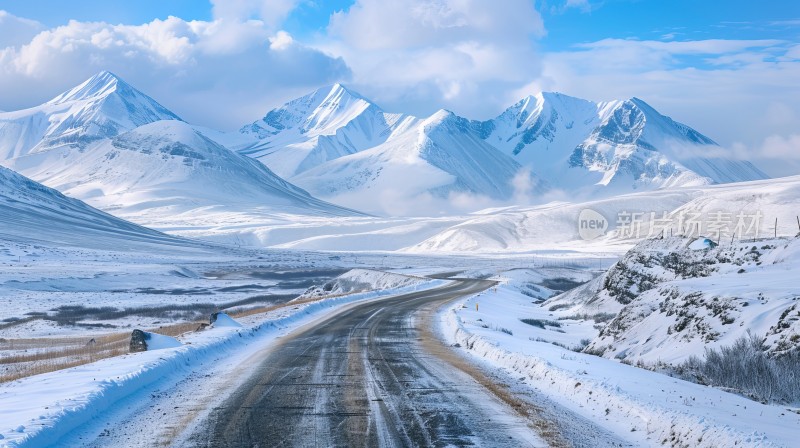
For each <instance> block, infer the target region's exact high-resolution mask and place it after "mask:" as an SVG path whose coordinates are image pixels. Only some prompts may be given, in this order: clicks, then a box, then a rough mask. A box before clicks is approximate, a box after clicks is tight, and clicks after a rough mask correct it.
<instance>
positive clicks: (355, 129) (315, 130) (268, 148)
mask: <svg viewBox="0 0 800 448" xmlns="http://www.w3.org/2000/svg"><path fill="white" fill-rule="evenodd" d="M417 121H418V120H417V119H415V118H414V117H411V116H406V115H403V114H388V113H385V112H383V111H382V110H381V109H380V108H379V107H378V106H376V105H375V104H373V103H372V102H370V101H369V100H367V99H366V98H364V97H362V96H361V95H359V94H358V93H355V92H353V91H351V90H348V89H347V88H345V87H344V86H342V85H341V84H335V85H333V86H330V87H323V88H320V89H318V90H316V91H314V92H312V93H310V94H308V95H306V96H303V97H300V98H298V99H295V100H293V101H290V102H288V103H286V104H284V105H283V106H281V107H279V108H276V109H273V110H271V111H269V112H268V113H267V114H266V115H265V116H264V118H262V119H261V120H258V121H256V122H254V123H252V124H250V125H247V126H244V127H243V128H242V129H241V130H240V132H241V133H242V134H244V135H245V136H249V137H251V138H253V139H255V141H253V142H251V143H249V144H244V145H242V144H240V145H238V148H237V149H238V150H239V151H240V152H241V153H242V154H246V155H248V156H251V157H254V158H256V159H258V160H260V161H262V162H263V163H264V164H266V165H267V166H269V167H270V168H271V169H272V170H273V171H275V172H276V173H277V174H278V175H280V176H282V177H291V176H295V175H297V174H299V173H302V172H304V171H307V170H309V169H312V168H314V167H316V166H318V165H320V164H322V163H325V162H327V161H329V160H333V159H336V158H339V157H344V156H347V155H350V154H354V153H356V152H359V151H362V150H364V149H367V148H371V147H374V146H377V145H379V144H381V143H383V142H385V141H386V140H387V139H389V137H390V136H391V135H392V133H393V132H394V131H395V130H397V129H398V128H407V127H409V126H411V125H412V124H413V123H415V122H417Z"/></svg>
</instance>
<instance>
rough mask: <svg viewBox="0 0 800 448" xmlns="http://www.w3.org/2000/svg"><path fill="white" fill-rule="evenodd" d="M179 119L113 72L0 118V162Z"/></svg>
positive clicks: (74, 145) (1, 115) (95, 77)
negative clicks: (44, 101)
mask: <svg viewBox="0 0 800 448" xmlns="http://www.w3.org/2000/svg"><path fill="white" fill-rule="evenodd" d="M159 120H180V118H178V116H177V115H175V114H174V113H172V112H170V111H169V110H167V109H166V108H165V107H163V106H161V105H160V104H158V103H157V102H156V101H155V100H153V99H152V98H150V97H148V96H147V95H145V94H143V93H141V92H139V91H138V90H136V89H134V88H133V87H131V86H130V85H128V84H127V83H125V82H124V81H122V80H121V79H119V78H118V77H117V76H115V75H114V74H112V73H110V72H106V71H104V72H100V73H98V74H97V75H95V76H93V77H92V78H90V79H88V80H86V81H85V82H83V83H82V84H80V85H79V86H77V87H75V88H73V89H71V90H69V91H67V92H64V93H62V94H61V95H59V96H57V97H55V98H53V99H52V100H50V101H48V102H47V103H45V104H42V105H40V106H36V107H33V108H30V109H24V110H20V111H16V112H4V113H0V160H8V159H12V158H15V157H20V156H24V155H26V154H28V153H31V152H41V151H46V150H48V149H52V148H57V147H63V146H68V147H78V148H84V147H86V145H88V144H90V143H92V142H94V141H97V140H100V139H103V138H108V137H114V136H116V135H118V134H120V133H122V132H125V131H129V130H131V129H134V128H136V127H138V126H141V125H143V124H147V123H152V122H154V121H159Z"/></svg>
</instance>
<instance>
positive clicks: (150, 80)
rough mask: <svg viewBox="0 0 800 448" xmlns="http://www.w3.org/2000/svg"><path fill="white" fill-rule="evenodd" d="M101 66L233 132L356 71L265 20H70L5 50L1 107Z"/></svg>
mask: <svg viewBox="0 0 800 448" xmlns="http://www.w3.org/2000/svg"><path fill="white" fill-rule="evenodd" d="M100 70H110V71H112V72H114V73H117V74H118V75H120V76H121V77H122V78H124V79H125V80H126V81H128V82H130V83H131V84H133V85H134V86H136V87H137V88H139V89H141V90H142V91H144V92H145V93H147V94H149V95H151V96H152V97H154V98H156V99H157V100H158V101H159V102H161V103H162V104H164V105H165V106H167V107H169V108H170V109H172V110H173V111H174V112H175V113H177V114H178V115H180V116H181V117H183V118H184V119H186V120H189V121H191V122H194V123H197V124H202V125H207V126H211V127H216V128H228V129H230V128H236V127H238V126H241V125H243V124H244V123H246V122H248V121H250V120H255V119H256V118H257V117H259V116H261V115H262V114H263V113H265V112H266V111H267V110H268V109H270V108H271V107H273V106H274V105H275V104H276V103H279V102H281V101H284V100H286V99H288V98H289V97H291V96H293V95H297V94H301V93H305V92H306V91H307V90H309V89H311V88H314V87H317V86H318V85H320V84H325V83H330V82H334V81H339V80H343V79H347V78H348V77H349V76H350V71H349V69H348V68H347V66H346V64H345V63H344V61H342V60H341V59H337V58H333V57H330V56H327V55H324V54H322V53H320V52H319V51H317V50H313V49H311V48H308V47H305V46H302V45H299V44H296V43H294V41H293V40H292V38H291V36H289V35H288V34H287V33H285V32H277V33H275V34H273V33H272V31H270V30H269V29H268V28H265V27H264V26H263V24H262V22H260V21H259V20H246V21H237V20H236V19H233V18H220V19H217V20H214V21H212V22H205V21H191V22H187V21H184V20H182V19H178V18H175V17H170V18H168V19H166V20H153V21H152V22H150V23H146V24H143V25H135V26H134V25H110V24H107V23H101V22H92V23H86V22H77V21H70V22H69V23H68V24H67V25H64V26H60V27H57V28H53V29H49V30H44V31H42V32H40V33H38V34H37V35H35V37H33V38H31V39H29V40H28V41H27V42H26V43H25V44H21V45H17V46H10V47H6V48H4V49H0V91H2V92H3V95H2V97H0V101H2V104H0V108H2V109H6V110H13V109H20V108H23V107H29V106H33V105H36V104H39V103H41V102H43V101H46V100H48V99H50V98H52V97H54V96H55V95H56V94H58V93H60V92H61V91H64V90H67V89H68V88H71V87H73V86H74V85H76V84H78V83H79V82H81V81H83V80H85V79H86V78H88V77H90V76H91V75H93V74H94V73H96V72H98V71H100Z"/></svg>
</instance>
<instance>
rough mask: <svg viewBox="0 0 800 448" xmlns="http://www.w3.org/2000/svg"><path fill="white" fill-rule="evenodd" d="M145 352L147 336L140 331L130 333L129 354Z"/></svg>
mask: <svg viewBox="0 0 800 448" xmlns="http://www.w3.org/2000/svg"><path fill="white" fill-rule="evenodd" d="M146 351H147V334H145V332H144V331H142V330H133V333H131V347H130V352H131V353H137V352H146Z"/></svg>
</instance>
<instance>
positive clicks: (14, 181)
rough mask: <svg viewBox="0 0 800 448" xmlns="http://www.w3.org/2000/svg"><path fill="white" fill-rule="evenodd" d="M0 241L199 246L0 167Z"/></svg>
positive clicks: (109, 246) (139, 247) (95, 245)
mask: <svg viewBox="0 0 800 448" xmlns="http://www.w3.org/2000/svg"><path fill="white" fill-rule="evenodd" d="M0 211H2V213H0V214H1V215H2V216H3V226H2V228H0V240H10V241H14V242H33V243H37V244H43V243H44V244H47V245H53V246H77V247H84V248H97V249H107V250H118V251H121V250H126V249H133V250H150V249H153V248H154V247H155V246H159V245H163V246H167V247H169V246H186V247H192V246H199V245H198V244H197V243H195V242H192V241H189V240H184V239H181V238H177V237H173V236H169V235H165V234H163V233H160V232H156V231H154V230H150V229H147V228H144V227H140V226H138V225H135V224H132V223H129V222H126V221H123V220H121V219H119V218H115V217H113V216H111V215H108V214H106V213H103V212H101V211H99V210H96V209H94V208H92V207H90V206H88V205H86V204H85V203H83V202H81V201H78V200H76V199H71V198H68V197H66V196H64V195H63V194H61V193H59V192H58V191H56V190H53V189H52V188H48V187H45V186H44V185H41V184H39V183H36V182H34V181H32V180H30V179H27V178H25V177H24V176H22V175H19V174H17V173H15V172H13V171H11V170H9V169H7V168H3V167H0Z"/></svg>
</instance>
